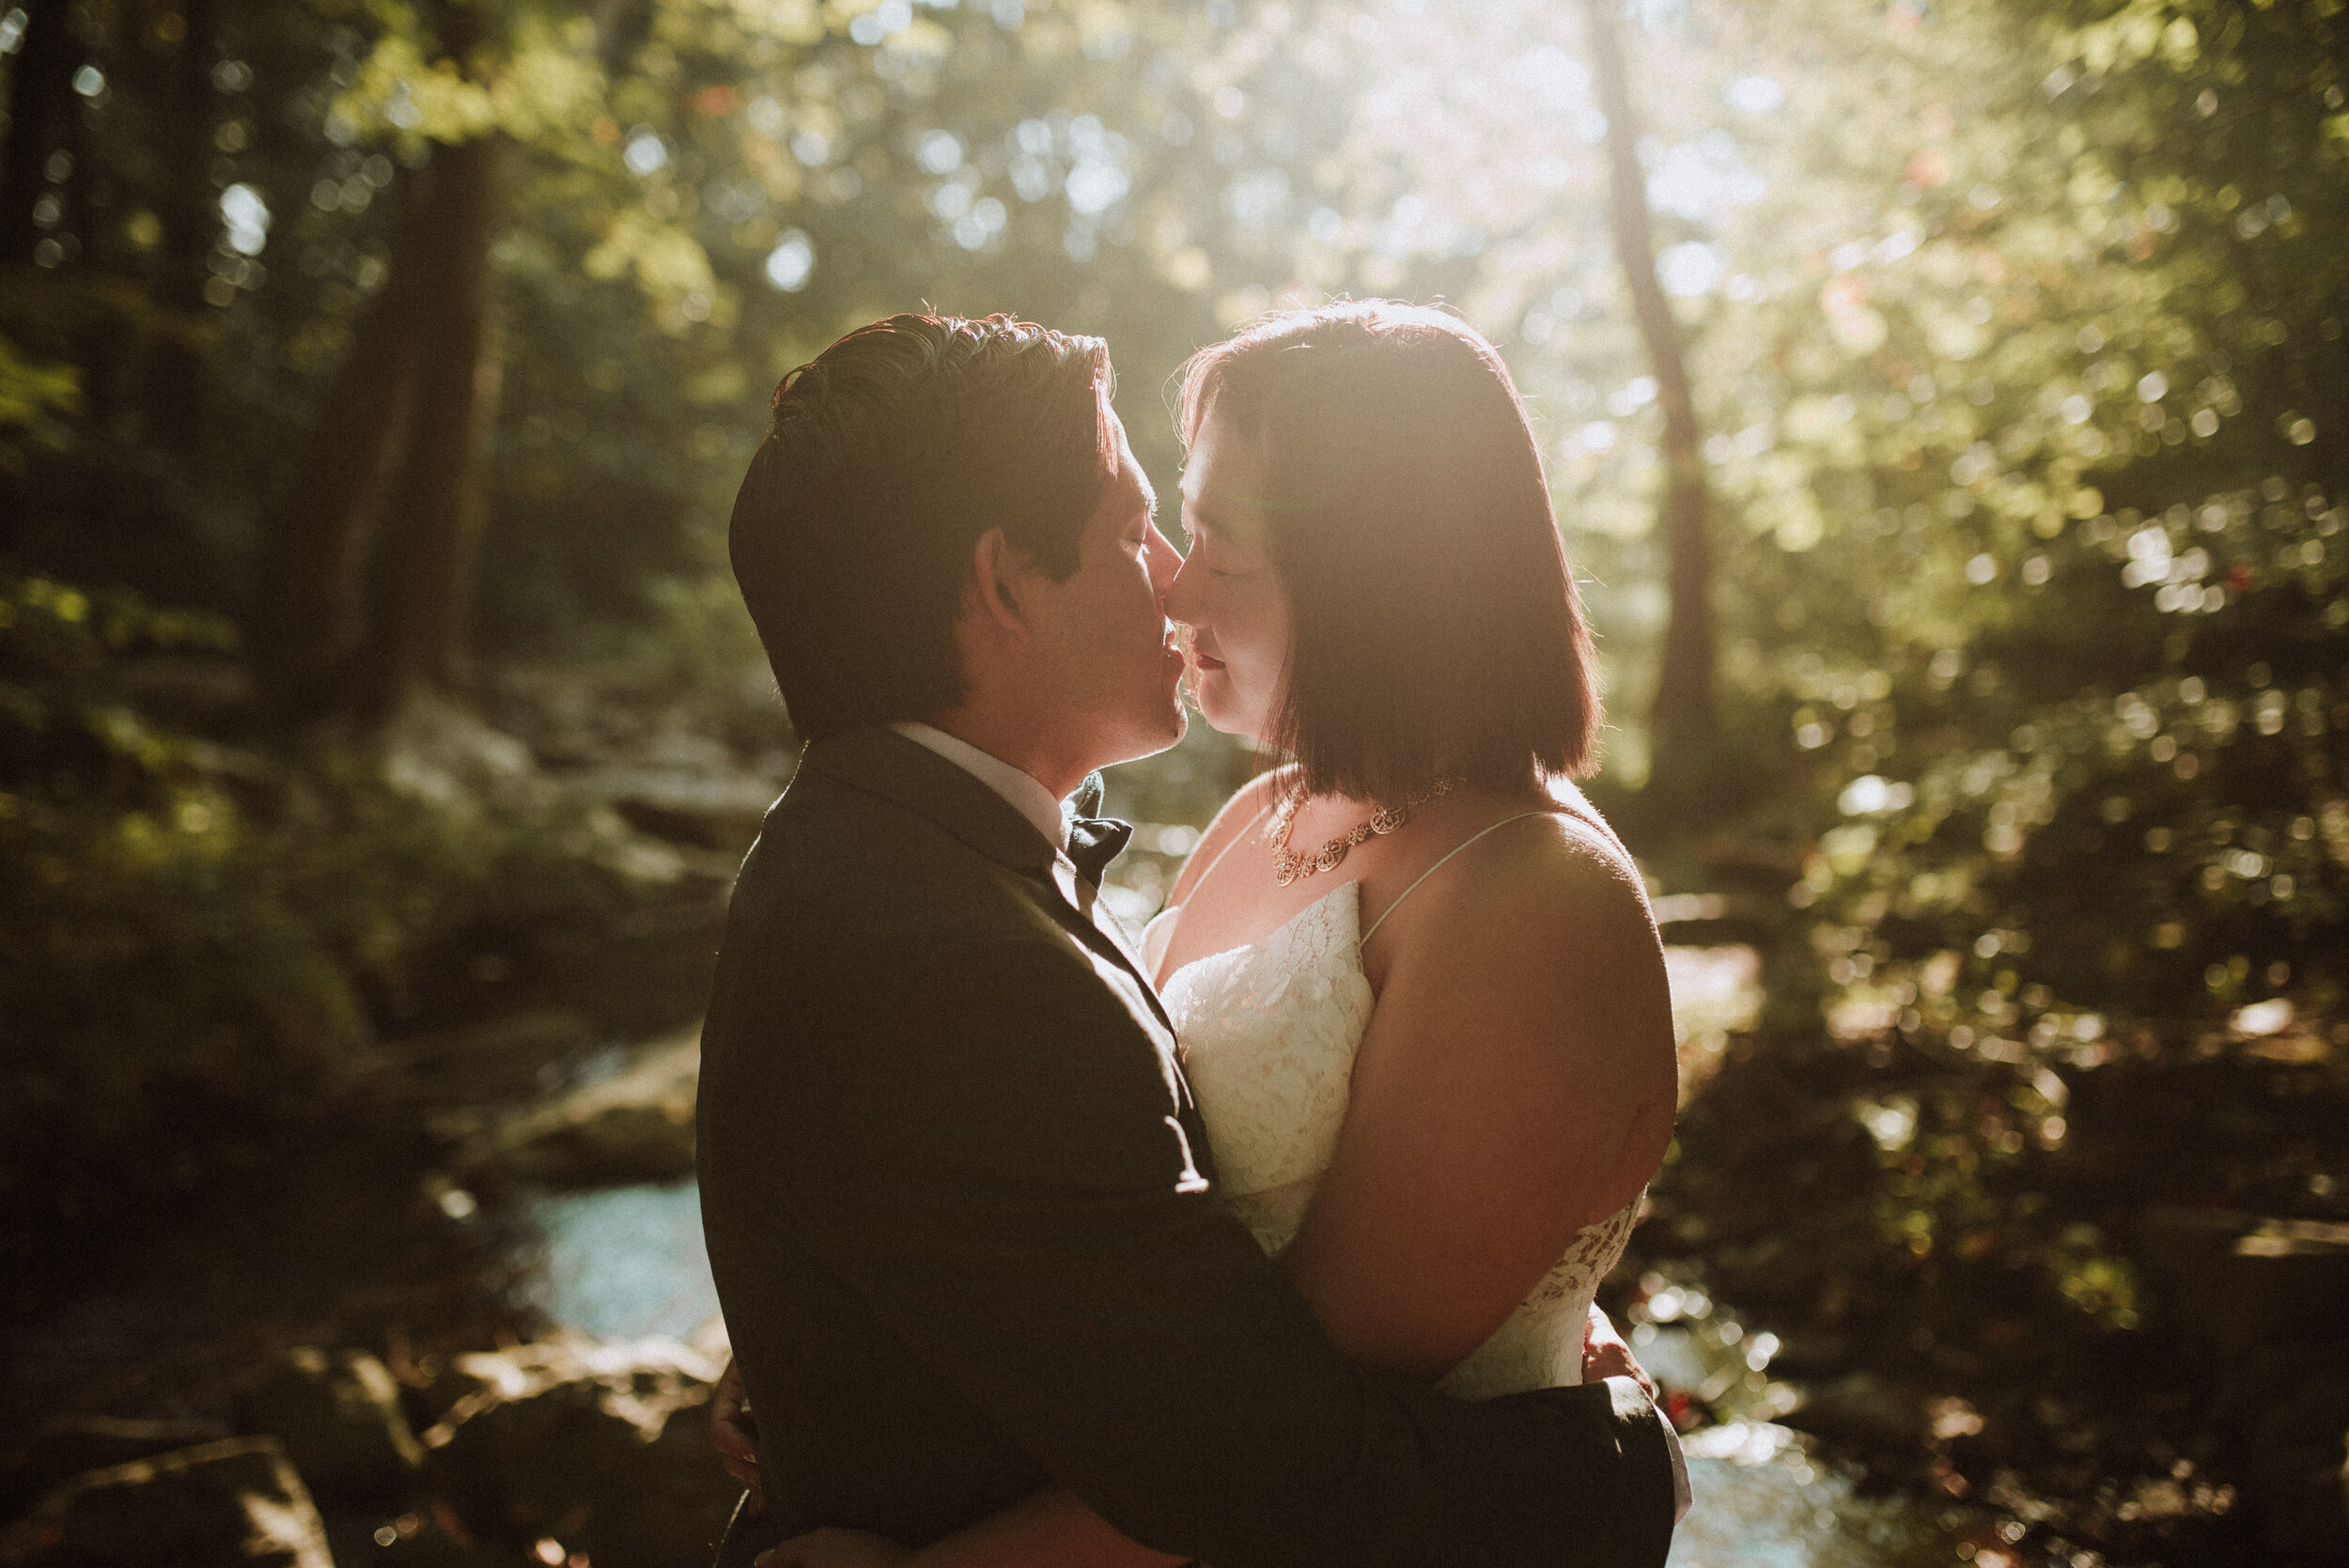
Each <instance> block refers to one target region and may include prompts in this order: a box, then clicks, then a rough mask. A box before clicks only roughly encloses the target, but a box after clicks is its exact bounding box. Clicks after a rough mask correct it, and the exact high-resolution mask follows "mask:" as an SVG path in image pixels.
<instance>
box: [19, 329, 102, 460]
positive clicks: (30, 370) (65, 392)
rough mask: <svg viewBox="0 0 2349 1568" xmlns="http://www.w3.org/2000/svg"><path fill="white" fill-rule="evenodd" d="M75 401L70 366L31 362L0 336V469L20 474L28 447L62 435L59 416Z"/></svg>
mask: <svg viewBox="0 0 2349 1568" xmlns="http://www.w3.org/2000/svg"><path fill="white" fill-rule="evenodd" d="M81 400H82V399H81V378H80V377H79V376H78V375H76V374H75V373H74V371H73V368H72V366H70V365H36V364H34V363H32V362H31V361H29V360H27V359H26V358H24V356H23V353H21V352H20V351H19V350H18V349H17V347H16V345H15V344H13V343H11V342H9V341H8V339H7V338H6V337H5V336H0V471H4V472H8V473H19V474H21V473H23V469H24V465H25V461H26V459H27V457H28V453H27V450H26V448H27V447H28V446H34V445H38V446H50V447H54V446H55V445H56V444H58V443H59V442H61V441H62V440H63V438H64V434H65V430H64V427H63V426H62V425H60V424H59V423H58V421H59V417H60V416H61V415H65V414H70V413H71V412H73V411H75V410H76V409H78V408H79V407H80V406H81Z"/></svg>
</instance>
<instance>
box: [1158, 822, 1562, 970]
mask: <svg viewBox="0 0 2349 1568" xmlns="http://www.w3.org/2000/svg"><path fill="white" fill-rule="evenodd" d="M1563 809H1565V808H1563V807H1556V808H1553V809H1551V810H1548V811H1521V812H1519V813H1517V815H1515V816H1504V817H1502V818H1501V820H1500V821H1498V822H1496V823H1494V824H1493V825H1492V826H1491V827H1489V828H1486V830H1484V832H1478V833H1471V834H1470V835H1469V836H1468V837H1467V838H1466V839H1464V840H1462V841H1461V842H1460V843H1458V844H1456V845H1455V846H1452V848H1451V850H1450V851H1449V852H1447V853H1446V854H1445V855H1444V857H1443V860H1441V861H1438V862H1436V863H1435V864H1434V865H1431V866H1429V867H1428V868H1427V869H1426V870H1424V871H1423V872H1421V873H1420V874H1419V880H1418V881H1415V882H1413V883H1412V884H1411V885H1410V886H1409V887H1408V888H1405V889H1404V890H1403V891H1402V892H1401V893H1397V894H1395V898H1394V903H1392V904H1390V905H1388V906H1387V907H1386V908H1383V909H1381V910H1379V911H1378V918H1377V920H1374V921H1372V922H1371V923H1370V928H1369V929H1368V930H1366V931H1364V932H1363V933H1362V934H1361V939H1360V940H1358V941H1357V942H1356V943H1355V945H1356V946H1357V947H1360V946H1362V945H1363V944H1364V943H1367V942H1368V941H1369V940H1370V939H1371V938H1372V937H1374V936H1376V935H1377V931H1378V927H1380V926H1381V925H1384V924H1387V917H1388V916H1389V915H1391V914H1392V913H1394V911H1395V909H1396V908H1397V906H1399V905H1401V904H1402V902H1403V901H1404V900H1405V899H1407V898H1408V897H1410V896H1411V894H1413V893H1417V892H1419V884H1420V882H1424V881H1425V880H1427V878H1428V877H1433V876H1434V875H1435V874H1436V873H1437V872H1439V871H1441V870H1442V869H1443V867H1444V861H1449V860H1450V859H1452V857H1453V856H1454V855H1456V854H1458V853H1459V852H1460V851H1461V850H1463V849H1466V848H1467V847H1468V846H1470V845H1471V844H1474V843H1475V842H1476V841H1477V840H1478V839H1480V838H1483V837H1484V836H1485V833H1497V832H1499V831H1501V829H1503V828H1506V827H1507V826H1508V825H1509V824H1510V823H1512V822H1522V821H1524V820H1525V819H1526V818H1527V817H1529V816H1554V815H1557V813H1558V812H1559V811H1562V810H1563ZM1209 869H1213V868H1212V867H1210V868H1209ZM1204 879H1205V878H1202V880H1204Z"/></svg>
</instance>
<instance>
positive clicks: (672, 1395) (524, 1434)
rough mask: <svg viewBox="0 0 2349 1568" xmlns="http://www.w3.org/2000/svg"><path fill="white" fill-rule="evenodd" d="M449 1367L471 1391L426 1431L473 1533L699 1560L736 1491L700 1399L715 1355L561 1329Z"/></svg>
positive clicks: (602, 1566)
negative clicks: (609, 1341)
mask: <svg viewBox="0 0 2349 1568" xmlns="http://www.w3.org/2000/svg"><path fill="white" fill-rule="evenodd" d="M456 1370H457V1371H458V1372H459V1374H461V1375H464V1376H467V1377H470V1378H472V1379H473V1380H474V1383H475V1389H474V1392H473V1393H471V1394H469V1395H467V1396H466V1397H464V1398H462V1399H460V1400H459V1401H458V1403H457V1405H455V1406H454V1407H453V1408H452V1409H451V1410H450V1412H449V1414H448V1416H447V1418H446V1419H444V1420H443V1421H442V1422H441V1423H440V1424H439V1425H437V1426H435V1427H433V1428H432V1429H431V1430H430V1431H428V1432H427V1433H426V1434H425V1439H424V1440H425V1443H426V1445H427V1447H428V1448H431V1449H433V1450H435V1451H436V1453H437V1460H438V1467H439V1469H440V1470H441V1473H442V1477H443V1483H444V1486H445V1490H446V1494H447V1497H448V1498H449V1501H450V1503H451V1504H452V1505H453V1506H454V1508H455V1510H456V1512H457V1514H458V1516H459V1518H460V1519H461V1520H462V1521H463V1524H464V1528H465V1529H467V1530H468V1531H470V1532H471V1533H472V1534H473V1535H474V1536H476V1537H478V1538H480V1539H481V1540H482V1541H484V1542H487V1543H490V1544H492V1545H501V1546H511V1547H517V1548H533V1547H536V1546H537V1543H539V1542H542V1541H548V1540H552V1541H554V1542H557V1543H559V1544H560V1545H561V1546H562V1548H563V1550H564V1551H565V1552H567V1553H570V1552H584V1553H586V1554H587V1557H588V1559H589V1560H591V1561H592V1562H594V1563H595V1564H596V1568H706V1564H707V1563H708V1561H709V1558H710V1554H711V1552H712V1550H713V1549H714V1547H715V1545H716V1544H717V1541H718V1538H719V1536H720V1535H721V1534H722V1533H723V1531H724V1529H725V1523H726V1518H727V1516H728V1514H730V1513H731V1512H732V1510H733V1507H734V1504H735V1501H736V1499H737V1498H738V1497H739V1488H738V1487H737V1486H736V1485H735V1484H734V1483H733V1482H732V1481H731V1480H729V1479H728V1478H727V1477H726V1475H725V1473H724V1472H723V1470H722V1469H720V1468H719V1466H718V1460H717V1454H716V1452H715V1451H714V1450H712V1449H711V1448H710V1446H709V1428H708V1421H707V1420H706V1419H705V1417H704V1414H703V1412H702V1410H701V1406H702V1405H706V1404H707V1403H708V1399H709V1391H710V1386H711V1385H712V1384H713V1383H714V1382H715V1381H716V1379H717V1374H718V1373H719V1371H720V1370H721V1369H720V1368H719V1366H718V1365H717V1363H715V1362H714V1361H712V1360H710V1359H709V1358H706V1357H703V1356H700V1355H697V1354H696V1353H694V1352H693V1351H691V1350H688V1349H687V1348H686V1347H685V1346H683V1345H680V1344H676V1343H668V1342H663V1341H646V1342H643V1343H637V1344H617V1345H604V1344H598V1343H593V1342H590V1341H584V1340H577V1339H559V1340H553V1341H548V1342H543V1343H536V1344H525V1345H518V1346H516V1347H514V1348H513V1349H511V1350H503V1351H498V1352H495V1353H492V1354H485V1355H477V1356H465V1357H459V1358H457V1361H456ZM539 1549H540V1550H542V1551H543V1550H544V1549H543V1548H539Z"/></svg>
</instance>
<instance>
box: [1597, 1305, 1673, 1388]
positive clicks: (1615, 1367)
mask: <svg viewBox="0 0 2349 1568" xmlns="http://www.w3.org/2000/svg"><path fill="white" fill-rule="evenodd" d="M1602 1377H1628V1378H1630V1379H1631V1380H1632V1381H1633V1382H1635V1383H1637V1384H1639V1385H1640V1387H1641V1388H1642V1389H1646V1390H1647V1396H1648V1398H1650V1399H1657V1400H1660V1399H1661V1398H1662V1397H1663V1396H1662V1395H1661V1394H1658V1393H1657V1391H1656V1379H1654V1378H1653V1377H1650V1376H1649V1375H1648V1374H1647V1368H1645V1367H1643V1366H1641V1364H1640V1362H1639V1358H1637V1357H1635V1356H1633V1355H1632V1354H1631V1347H1630V1346H1629V1345H1627V1344H1626V1343H1623V1336H1622V1335H1621V1334H1618V1333H1616V1332H1615V1326H1614V1324H1612V1323H1611V1322H1610V1321H1608V1317H1607V1314H1606V1313H1605V1312H1601V1311H1599V1309H1598V1303H1597V1302H1595V1301H1594V1302H1592V1303H1591V1321H1590V1324H1589V1325H1588V1327H1585V1328H1584V1329H1583V1331H1582V1381H1583V1382H1585V1383H1595V1382H1597V1381H1598V1380H1599V1379H1600V1378H1602Z"/></svg>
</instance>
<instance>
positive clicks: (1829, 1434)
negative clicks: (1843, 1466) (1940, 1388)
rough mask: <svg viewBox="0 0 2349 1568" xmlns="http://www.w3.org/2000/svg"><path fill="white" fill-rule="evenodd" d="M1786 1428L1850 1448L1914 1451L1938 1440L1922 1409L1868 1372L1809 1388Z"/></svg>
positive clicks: (1781, 1421)
mask: <svg viewBox="0 0 2349 1568" xmlns="http://www.w3.org/2000/svg"><path fill="white" fill-rule="evenodd" d="M1800 1392H1801V1403H1800V1404H1798V1405H1796V1406H1795V1408H1794V1409H1792V1410H1791V1411H1788V1412H1787V1413H1785V1414H1784V1415H1781V1416H1780V1417H1779V1418H1778V1421H1779V1424H1780V1425H1781V1426H1791V1427H1793V1428H1794V1429H1795V1430H1796V1431H1797V1432H1808V1433H1810V1434H1811V1435H1812V1436H1816V1437H1822V1438H1825V1439H1826V1440H1827V1441H1828V1442H1830V1443H1839V1444H1843V1445H1845V1446H1847V1447H1851V1448H1859V1449H1881V1450H1889V1451H1891V1452H1915V1451H1916V1450H1918V1449H1920V1448H1921V1447H1923V1446H1924V1443H1925V1440H1926V1439H1927V1438H1928V1437H1930V1436H1932V1435H1933V1421H1932V1418H1931V1417H1930V1416H1929V1415H1928V1414H1927V1413H1926V1412H1925V1410H1924V1408H1923V1406H1921V1405H1919V1404H1918V1403H1917V1402H1916V1401H1914V1400H1912V1399H1910V1398H1908V1397H1907V1396H1906V1395H1905V1394H1903V1393H1901V1392H1899V1391H1898V1390H1896V1389H1890V1388H1887V1387H1886V1386H1885V1385H1883V1384H1882V1383H1879V1382H1877V1381H1876V1380H1875V1378H1874V1377H1871V1376H1870V1375H1868V1374H1866V1373H1864V1372H1856V1373H1853V1374H1851V1375H1850V1376H1848V1377H1843V1378H1838V1379H1837V1380H1836V1381H1834V1382H1832V1383H1828V1384H1824V1385H1817V1386H1813V1387H1812V1388H1807V1389H1802V1390H1800Z"/></svg>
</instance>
